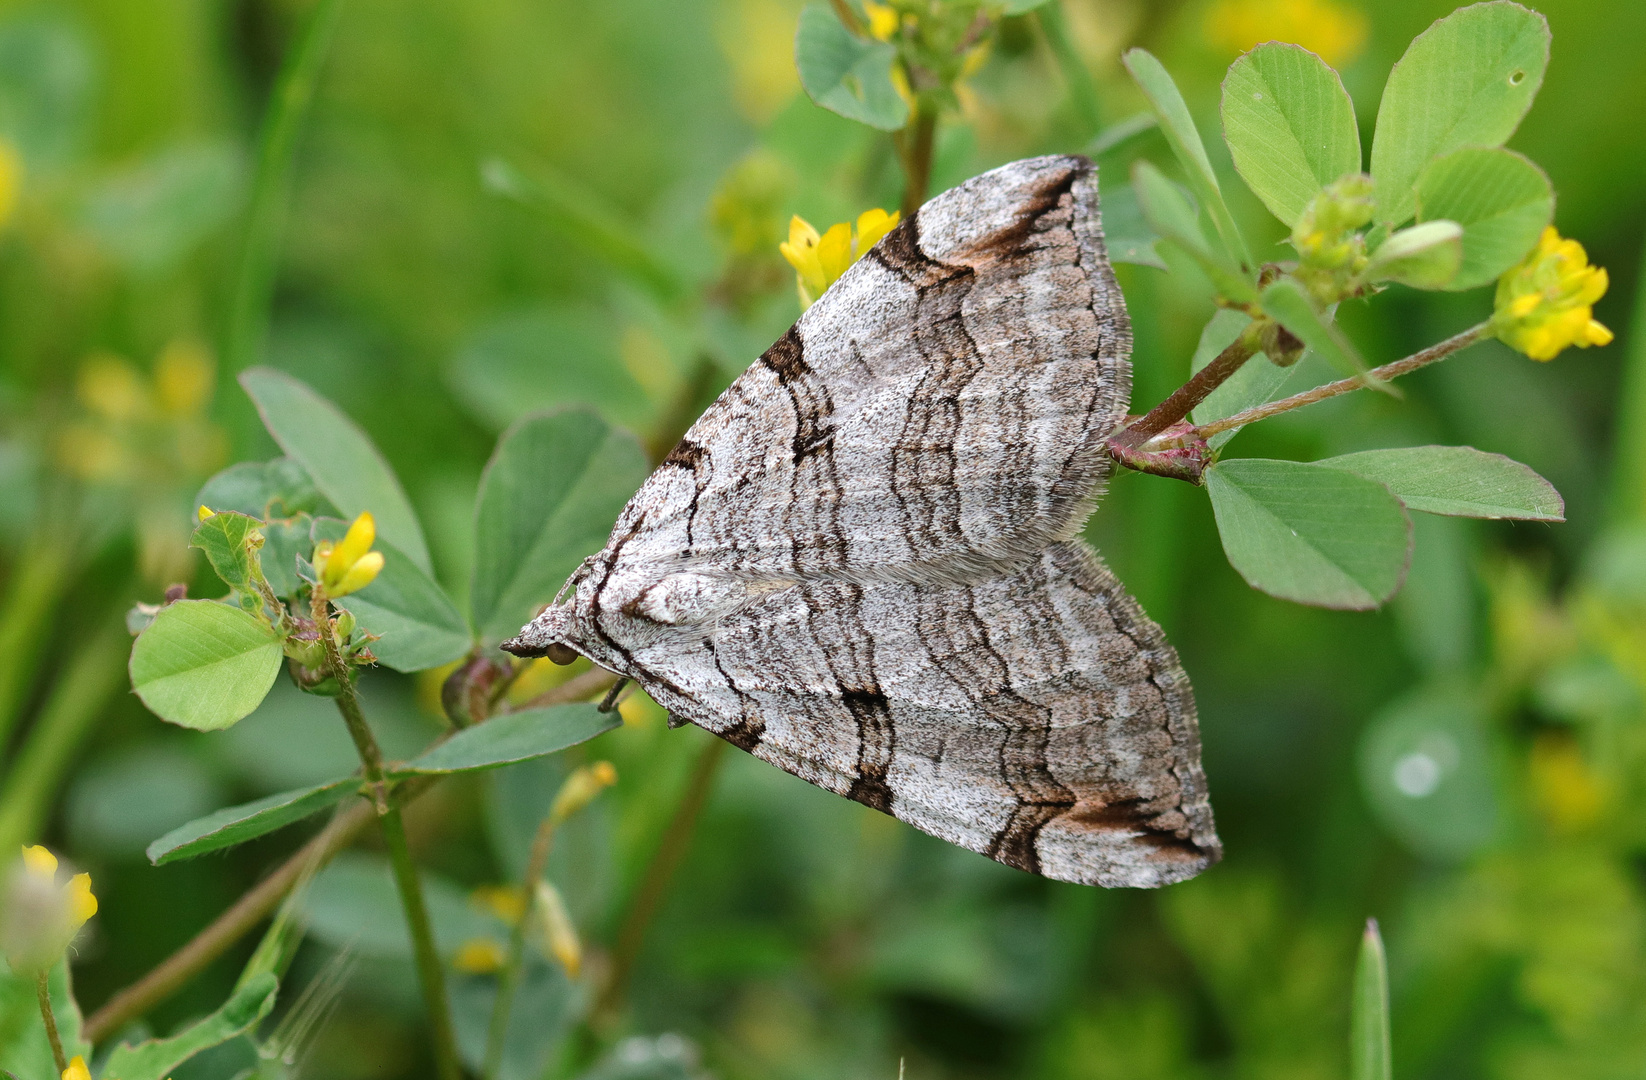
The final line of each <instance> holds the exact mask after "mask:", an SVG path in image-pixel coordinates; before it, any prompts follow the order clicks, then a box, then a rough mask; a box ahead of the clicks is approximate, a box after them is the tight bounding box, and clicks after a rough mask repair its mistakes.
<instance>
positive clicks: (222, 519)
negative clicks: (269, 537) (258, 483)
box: [189, 510, 262, 606]
mask: <svg viewBox="0 0 1646 1080" xmlns="http://www.w3.org/2000/svg"><path fill="white" fill-rule="evenodd" d="M261 524H262V522H260V521H258V520H256V519H255V518H250V517H247V516H246V515H245V514H238V513H235V512H234V511H233V510H225V511H223V512H221V513H218V514H213V515H212V516H211V517H209V518H207V519H206V520H205V521H202V522H201V523H200V524H199V525H197V526H195V529H194V535H193V536H192V537H190V539H189V546H190V547H197V548H199V549H200V550H201V551H203V552H205V553H206V561H207V562H209V563H211V568H212V569H213V570H215V571H217V576H218V577H220V578H222V579H223V584H225V585H227V586H228V587H229V588H231V589H234V590H236V591H238V592H242V593H253V594H254V593H255V585H254V584H253V574H252V560H253V559H254V558H256V557H257V556H255V555H253V554H252V547H251V543H257V544H259V545H260V544H261V538H262V534H261V533H259V532H258V526H260V525H261ZM249 542H251V543H249ZM258 603H259V606H261V603H262V601H258Z"/></svg>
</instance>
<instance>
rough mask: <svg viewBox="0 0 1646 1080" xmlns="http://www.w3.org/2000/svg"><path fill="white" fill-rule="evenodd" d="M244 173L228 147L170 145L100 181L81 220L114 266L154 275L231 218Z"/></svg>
mask: <svg viewBox="0 0 1646 1080" xmlns="http://www.w3.org/2000/svg"><path fill="white" fill-rule="evenodd" d="M243 172H244V169H243V168H242V166H241V161H240V156H239V154H238V153H237V151H236V149H235V147H234V146H233V145H232V144H229V143H195V144H185V145H181V146H172V147H168V148H166V149H164V150H161V151H159V152H158V153H156V154H154V155H152V156H151V157H149V158H148V159H147V160H145V161H140V162H137V163H136V164H133V165H130V166H127V167H126V168H123V169H120V170H119V171H117V172H114V173H111V174H109V175H107V176H105V177H103V178H102V179H101V180H99V181H98V182H97V184H96V186H95V187H94V188H93V189H92V190H91V191H90V193H89V194H88V195H87V197H86V203H85V206H84V207H83V208H82V210H81V213H80V218H81V221H82V223H83V224H84V225H85V226H86V230H87V231H88V232H89V233H91V235H92V236H93V237H94V238H96V240H97V241H98V243H99V244H100V245H101V246H102V247H103V249H104V250H105V251H107V252H108V253H109V254H110V255H111V256H112V257H113V258H114V260H115V261H116V262H118V263H120V264H121V265H123V266H125V267H126V268H128V269H130V270H134V271H136V272H138V273H141V274H145V275H154V274H158V273H161V272H164V271H166V270H169V269H171V268H172V267H174V266H176V265H177V264H178V263H179V262H180V261H181V260H182V259H183V257H184V256H186V255H187V254H188V253H189V251H190V249H192V248H194V247H195V246H196V245H198V244H199V243H200V242H201V241H203V240H205V239H206V238H207V237H208V236H210V235H211V234H212V233H213V232H215V231H216V230H217V229H218V228H220V227H221V226H223V225H224V224H226V223H227V222H228V220H229V218H230V217H232V216H233V215H234V212H235V210H236V208H237V207H238V205H239V203H240V193H241V189H242V187H243V183H242V180H243V176H242V174H243Z"/></svg>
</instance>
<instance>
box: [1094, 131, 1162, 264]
mask: <svg viewBox="0 0 1646 1080" xmlns="http://www.w3.org/2000/svg"><path fill="white" fill-rule="evenodd" d="M1149 122H1150V124H1151V125H1152V124H1153V123H1154V117H1152V116H1151V117H1149ZM1159 243H1160V235H1159V234H1158V233H1156V232H1155V231H1154V230H1153V229H1151V228H1150V227H1149V223H1148V222H1147V221H1145V220H1143V208H1142V207H1141V206H1140V205H1138V201H1137V189H1136V188H1134V187H1133V186H1132V185H1130V184H1120V185H1117V186H1115V187H1112V188H1109V189H1108V190H1106V191H1104V192H1103V246H1104V247H1105V248H1106V249H1107V250H1108V252H1109V261H1110V262H1123V263H1132V264H1134V265H1137V266H1152V267H1154V268H1155V269H1156V270H1164V269H1166V263H1165V261H1164V260H1163V259H1161V257H1160V253H1159V252H1158V251H1157V250H1155V248H1156V245H1157V244H1159Z"/></svg>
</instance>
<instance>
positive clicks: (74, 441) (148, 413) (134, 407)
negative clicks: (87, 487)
mask: <svg viewBox="0 0 1646 1080" xmlns="http://www.w3.org/2000/svg"><path fill="white" fill-rule="evenodd" d="M215 379H216V375H215V372H214V369H213V364H212V358H211V354H210V353H209V352H207V351H206V349H205V347H204V346H202V345H200V344H199V343H198V342H193V341H187V340H178V341H174V342H172V343H171V344H169V345H167V346H166V347H165V348H164V349H163V350H161V353H160V356H159V358H158V359H157V360H156V361H155V365H154V377H153V379H152V380H151V379H145V378H144V377H143V375H142V373H141V372H139V371H138V370H137V368H136V367H134V366H133V365H132V364H131V363H130V362H129V361H127V360H126V359H124V358H123V357H120V356H116V355H115V354H113V353H110V352H97V353H93V354H92V355H91V356H89V357H87V358H86V360H85V361H84V362H83V363H82V364H81V365H80V371H79V373H78V376H77V377H76V379H75V386H74V390H75V397H76V398H78V399H79V402H80V404H81V406H82V407H83V408H84V409H85V411H86V413H87V414H88V419H87V420H86V421H83V422H77V423H73V424H70V425H69V426H68V427H67V428H66V429H65V430H64V433H63V436H62V438H61V439H60V441H59V444H58V445H59V453H60V456H61V459H62V461H63V464H64V465H65V467H67V469H68V470H69V471H70V472H72V473H74V474H75V475H77V476H80V477H82V478H84V479H87V480H97V481H105V482H109V481H112V482H125V483H132V482H135V481H148V482H151V483H152V482H153V481H156V480H162V481H163V480H165V479H168V478H173V477H175V478H178V479H181V480H188V481H191V482H192V480H193V478H195V477H196V476H199V475H203V474H205V473H209V472H211V471H212V470H213V469H215V468H217V467H218V465H220V464H221V463H222V460H223V458H224V457H225V455H226V452H227V449H228V440H227V437H226V436H225V435H224V433H223V431H222V429H221V428H219V427H217V425H215V424H213V423H211V422H210V421H208V420H207V419H205V412H206V406H207V405H209V404H210V403H211V396H212V389H213V385H214V383H215Z"/></svg>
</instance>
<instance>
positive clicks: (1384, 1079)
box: [1349, 919, 1393, 1080]
mask: <svg viewBox="0 0 1646 1080" xmlns="http://www.w3.org/2000/svg"><path fill="white" fill-rule="evenodd" d="M1349 1024H1350V1034H1349V1080H1390V1077H1391V1076H1392V1075H1393V1074H1392V1071H1391V1068H1390V1063H1389V964H1388V960H1387V959H1386V958H1385V957H1384V955H1383V936H1382V935H1381V934H1380V933H1378V929H1377V921H1376V920H1375V919H1374V920H1371V921H1369V922H1367V924H1366V933H1365V934H1363V935H1361V939H1360V957H1359V959H1357V960H1356V961H1355V987H1354V998H1353V1004H1352V1006H1351V1011H1350V1019H1349Z"/></svg>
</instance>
